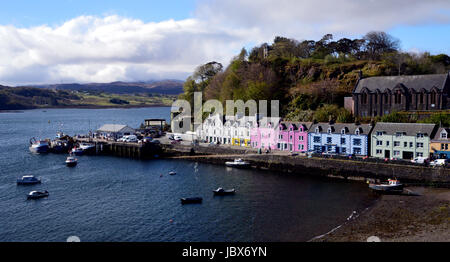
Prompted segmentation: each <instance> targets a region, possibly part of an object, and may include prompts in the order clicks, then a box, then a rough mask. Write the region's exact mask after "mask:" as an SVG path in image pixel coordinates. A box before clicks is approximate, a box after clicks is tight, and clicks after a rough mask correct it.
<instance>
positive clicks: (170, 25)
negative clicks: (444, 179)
mask: <svg viewBox="0 0 450 262" xmlns="http://www.w3.org/2000/svg"><path fill="white" fill-rule="evenodd" d="M373 30H375V31H385V32H388V33H390V34H391V35H393V36H394V37H396V38H398V39H399V40H400V41H401V47H402V50H404V51H408V52H424V51H428V52H430V53H432V54H439V53H446V54H450V44H449V43H450V1H449V0H430V1H423V0H377V1H373V0H339V1H335V0H226V1H225V0H166V1H160V0H159V1H156V0H126V1H125V0H58V1H57V0H39V1H30V0H14V1H3V2H2V6H1V8H0V84H4V85H24V84H40V83H71V82H112V81H148V80H153V79H164V78H175V79H186V77H187V76H189V75H190V74H191V73H192V72H193V70H195V68H196V67H197V66H198V65H200V64H203V63H206V62H209V61H218V62H220V63H222V64H224V65H225V66H226V65H227V64H228V63H229V61H230V60H231V59H232V58H233V57H234V56H235V55H236V54H237V53H238V52H239V51H240V49H241V48H242V47H246V48H247V49H251V48H252V47H253V46H255V45H260V44H262V43H264V42H269V43H270V42H271V41H272V40H273V39H274V37H275V36H285V37H289V38H294V39H297V40H304V39H308V40H309V39H312V40H319V39H320V38H321V37H322V36H323V35H324V34H326V33H332V34H333V35H334V36H335V39H338V38H341V37H348V38H360V37H362V36H363V35H364V34H365V33H367V32H369V31H373Z"/></svg>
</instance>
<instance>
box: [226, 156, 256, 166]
mask: <svg viewBox="0 0 450 262" xmlns="http://www.w3.org/2000/svg"><path fill="white" fill-rule="evenodd" d="M225 165H226V166H228V167H237V168H246V167H250V163H249V162H245V161H244V160H242V159H240V158H238V159H235V160H234V161H227V162H225Z"/></svg>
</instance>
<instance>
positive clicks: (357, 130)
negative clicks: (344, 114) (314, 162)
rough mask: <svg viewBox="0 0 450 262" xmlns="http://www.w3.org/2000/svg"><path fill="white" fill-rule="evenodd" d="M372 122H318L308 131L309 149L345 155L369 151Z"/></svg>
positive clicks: (361, 153) (364, 154) (316, 151)
mask: <svg viewBox="0 0 450 262" xmlns="http://www.w3.org/2000/svg"><path fill="white" fill-rule="evenodd" d="M372 128H373V126H372V125H370V124H358V123H352V124H343V123H334V122H329V123H316V124H313V125H311V127H310V132H309V133H308V151H310V152H314V153H330V154H344V155H350V154H351V155H360V156H361V155H362V156H367V155H368V153H369V145H370V140H369V135H370V132H371V130H372Z"/></svg>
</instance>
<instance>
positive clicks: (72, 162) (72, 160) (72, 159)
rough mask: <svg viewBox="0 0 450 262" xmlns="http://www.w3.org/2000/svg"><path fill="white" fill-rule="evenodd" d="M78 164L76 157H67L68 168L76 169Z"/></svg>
mask: <svg viewBox="0 0 450 262" xmlns="http://www.w3.org/2000/svg"><path fill="white" fill-rule="evenodd" d="M77 164H78V159H76V158H75V157H73V156H68V157H67V159H66V165H67V166H68V167H74V166H76V165H77Z"/></svg>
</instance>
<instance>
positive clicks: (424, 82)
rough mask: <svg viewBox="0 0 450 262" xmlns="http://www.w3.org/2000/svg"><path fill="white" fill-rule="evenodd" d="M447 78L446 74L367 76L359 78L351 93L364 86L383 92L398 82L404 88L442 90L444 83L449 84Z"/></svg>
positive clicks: (372, 90)
mask: <svg viewBox="0 0 450 262" xmlns="http://www.w3.org/2000/svg"><path fill="white" fill-rule="evenodd" d="M447 79H448V74H435V75H413V76H376V77H369V78H363V79H360V80H359V81H358V83H357V84H356V87H355V90H354V91H353V93H361V91H362V90H363V89H364V88H366V87H367V88H368V89H369V90H370V91H371V92H375V91H376V90H377V89H378V90H380V92H385V91H386V90H387V89H390V90H392V89H394V88H395V87H396V86H397V85H399V84H401V85H403V86H405V87H406V88H411V89H414V90H415V91H417V92H419V91H420V90H421V89H422V88H423V89H425V90H426V91H428V92H429V91H431V89H432V88H433V87H436V88H437V89H439V90H444V87H445V85H446V84H447V85H449V84H450V83H449V81H447Z"/></svg>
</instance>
